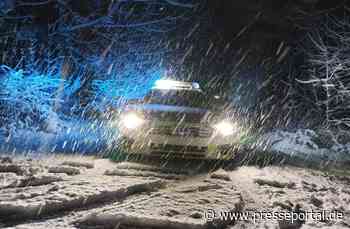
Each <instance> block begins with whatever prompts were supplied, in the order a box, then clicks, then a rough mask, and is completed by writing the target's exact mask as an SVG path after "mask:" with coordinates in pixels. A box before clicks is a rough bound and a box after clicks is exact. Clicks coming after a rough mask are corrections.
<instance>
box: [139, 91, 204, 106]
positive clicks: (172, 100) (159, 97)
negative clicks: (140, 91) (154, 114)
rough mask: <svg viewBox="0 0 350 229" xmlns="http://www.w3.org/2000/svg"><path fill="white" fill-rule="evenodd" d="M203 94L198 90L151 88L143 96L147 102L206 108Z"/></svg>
mask: <svg viewBox="0 0 350 229" xmlns="http://www.w3.org/2000/svg"><path fill="white" fill-rule="evenodd" d="M205 97H206V96H205V94H204V93H203V92H202V91H199V90H159V89H155V90H152V91H151V92H150V93H149V94H148V95H146V97H145V102H146V103H149V104H162V105H172V106H184V107H196V108H208V102H207V101H206V99H205Z"/></svg>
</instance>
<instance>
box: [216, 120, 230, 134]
mask: <svg viewBox="0 0 350 229" xmlns="http://www.w3.org/2000/svg"><path fill="white" fill-rule="evenodd" d="M214 129H215V130H216V131H217V132H219V133H220V134H221V135H223V136H224V137H226V136H229V135H232V134H234V132H235V126H234V125H233V124H232V123H231V122H229V121H222V122H219V123H218V124H216V125H214Z"/></svg>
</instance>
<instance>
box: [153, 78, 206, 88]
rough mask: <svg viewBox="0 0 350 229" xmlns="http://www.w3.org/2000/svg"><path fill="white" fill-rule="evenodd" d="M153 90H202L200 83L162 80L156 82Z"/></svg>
mask: <svg viewBox="0 0 350 229" xmlns="http://www.w3.org/2000/svg"><path fill="white" fill-rule="evenodd" d="M153 88H156V89H163V90H167V89H200V86H199V84H198V83H191V82H182V81H176V80H168V79H161V80H157V81H156V82H155V85H154V87H153Z"/></svg>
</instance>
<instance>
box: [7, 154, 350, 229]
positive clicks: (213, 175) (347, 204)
mask: <svg viewBox="0 0 350 229" xmlns="http://www.w3.org/2000/svg"><path fill="white" fill-rule="evenodd" d="M199 164H200V163H199V162H198V161H197V162H196V161H193V162H189V161H181V160H180V161H167V162H164V161H149V162H144V163H131V162H122V163H112V162H110V161H108V160H105V159H97V158H93V157H87V156H84V157H82V156H67V155H64V156H62V155H55V156H48V157H47V158H45V157H42V158H40V159H39V160H30V159H27V158H25V157H16V158H2V159H1V163H0V165H1V166H0V179H1V180H0V184H1V186H0V225H1V223H2V227H4V228H16V229H34V228H35V229H44V228H45V229H47V228H59V229H63V228H69V229H74V228H106V229H107V228H113V229H114V228H124V229H125V228H127V229H135V228H138V229H141V228H142V229H153V228H158V229H159V228H167V229H172V228H174V229H192V228H199V229H202V228H203V229H209V228H231V229H236V228H300V226H302V225H303V227H302V228H349V227H350V221H349V220H350V178H349V177H346V176H343V175H334V174H333V175H331V174H327V173H324V172H320V171H315V170H311V169H301V168H295V167H277V166H269V167H265V168H257V167H253V166H243V167H239V168H235V169H234V170H223V169H220V170H217V171H212V170H211V169H212V168H211V166H210V165H209V164H202V166H201V167H198V165H199ZM53 167H54V168H63V169H62V172H59V173H58V172H50V168H53ZM65 168H74V169H77V170H79V173H72V174H71V173H69V172H68V173H65V172H64V171H66V169H65ZM118 171H119V172H118ZM9 174H11V175H9ZM145 174H146V175H145ZM208 209H213V210H215V211H216V212H218V211H219V210H229V211H240V212H247V211H256V212H257V211H291V210H296V209H299V210H302V211H310V210H311V209H312V210H314V211H321V210H328V211H339V212H342V213H343V214H344V218H343V219H341V220H339V221H325V222H314V221H306V222H293V223H291V222H290V221H286V220H281V221H267V220H257V222H256V223H255V224H254V223H253V220H239V221H237V222H235V223H234V222H231V221H225V220H220V219H216V220H215V221H214V222H209V221H207V220H206V219H205V214H206V212H207V210H208ZM228 224H231V225H228ZM0 227H1V226H0Z"/></svg>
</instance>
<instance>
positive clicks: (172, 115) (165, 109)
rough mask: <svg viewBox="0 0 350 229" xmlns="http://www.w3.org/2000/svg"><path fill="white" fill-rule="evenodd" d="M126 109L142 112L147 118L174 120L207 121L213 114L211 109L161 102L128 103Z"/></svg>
mask: <svg viewBox="0 0 350 229" xmlns="http://www.w3.org/2000/svg"><path fill="white" fill-rule="evenodd" d="M126 110H127V111H138V112H142V113H143V114H144V115H145V117H146V118H147V119H156V120H160V121H174V122H175V121H180V120H181V121H185V122H194V123H196V122H198V123H199V122H207V121H209V119H210V117H211V116H212V112H211V111H210V110H209V109H204V108H194V107H184V106H172V105H161V104H135V105H128V106H127V107H126Z"/></svg>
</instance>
